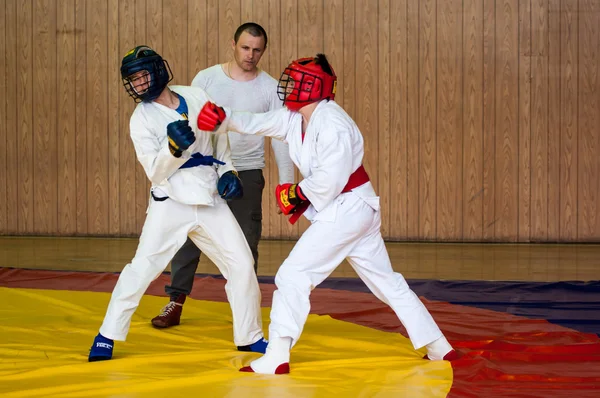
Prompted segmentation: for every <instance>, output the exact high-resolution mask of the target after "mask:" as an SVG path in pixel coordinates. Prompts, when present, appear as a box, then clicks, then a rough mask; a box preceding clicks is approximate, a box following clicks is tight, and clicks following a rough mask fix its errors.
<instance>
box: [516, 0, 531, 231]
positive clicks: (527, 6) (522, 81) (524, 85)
mask: <svg viewBox="0 0 600 398" xmlns="http://www.w3.org/2000/svg"><path fill="white" fill-rule="evenodd" d="M518 13H519V14H518V15H519V30H518V32H519V39H518V40H519V49H518V51H519V54H518V63H519V76H518V90H519V105H518V106H519V109H518V113H519V118H518V123H519V128H518V131H517V133H518V142H517V144H518V170H519V171H518V176H517V178H518V181H517V184H518V187H519V188H518V190H517V198H518V199H517V203H516V205H517V231H516V232H517V236H516V240H517V241H519V242H527V241H529V238H530V235H531V2H530V1H520V2H518Z"/></svg>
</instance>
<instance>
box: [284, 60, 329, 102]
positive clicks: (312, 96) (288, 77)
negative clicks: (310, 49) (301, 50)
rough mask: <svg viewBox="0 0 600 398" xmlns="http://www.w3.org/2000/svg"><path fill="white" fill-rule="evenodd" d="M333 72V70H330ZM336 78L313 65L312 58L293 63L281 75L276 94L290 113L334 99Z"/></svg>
mask: <svg viewBox="0 0 600 398" xmlns="http://www.w3.org/2000/svg"><path fill="white" fill-rule="evenodd" d="M332 71H333V69H332ZM336 84H337V78H336V76H335V73H334V74H333V75H330V74H328V73H326V72H324V71H323V70H322V69H321V67H320V66H319V65H317V64H315V62H314V59H313V58H302V59H299V60H297V61H293V62H292V63H291V64H290V65H289V66H288V67H287V68H285V70H284V71H283V73H282V74H281V77H280V78H279V85H278V86H277V94H278V95H279V99H281V100H282V101H283V104H284V105H285V106H286V107H287V108H288V109H289V110H292V111H298V110H299V109H300V108H302V107H303V106H306V105H308V104H312V103H313V102H317V101H320V100H322V99H328V100H333V99H334V98H335V90H336Z"/></svg>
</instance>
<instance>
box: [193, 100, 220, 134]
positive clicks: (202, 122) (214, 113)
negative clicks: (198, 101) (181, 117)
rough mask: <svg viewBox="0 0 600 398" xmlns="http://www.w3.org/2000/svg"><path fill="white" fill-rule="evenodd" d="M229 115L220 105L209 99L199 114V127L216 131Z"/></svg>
mask: <svg viewBox="0 0 600 398" xmlns="http://www.w3.org/2000/svg"><path fill="white" fill-rule="evenodd" d="M226 117H227V115H226V114H225V110H223V108H221V107H220V106H218V105H216V104H214V103H212V102H210V101H208V102H206V103H205V104H204V106H203V107H202V109H201V110H200V113H199V114H198V121H197V123H198V128H199V129H200V130H204V131H214V130H216V129H217V126H218V125H220V124H221V123H223V121H224V120H225V118H226Z"/></svg>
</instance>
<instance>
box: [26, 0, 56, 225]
mask: <svg viewBox="0 0 600 398" xmlns="http://www.w3.org/2000/svg"><path fill="white" fill-rule="evenodd" d="M33 9H34V12H33V26H34V30H33V81H32V83H33V87H35V94H34V96H33V120H32V122H33V132H34V133H33V153H34V155H33V159H34V160H33V165H34V166H33V198H34V202H33V218H34V223H33V232H34V233H36V234H42V235H43V234H50V233H51V232H52V231H56V229H57V215H58V214H57V213H58V211H57V209H58V202H57V197H58V193H57V184H56V181H57V177H58V175H57V171H58V165H57V152H58V147H57V139H56V112H57V109H56V96H57V93H56V11H57V7H56V1H55V0H44V1H37V2H36V4H35V7H34V8H33ZM40 155H41V156H40Z"/></svg>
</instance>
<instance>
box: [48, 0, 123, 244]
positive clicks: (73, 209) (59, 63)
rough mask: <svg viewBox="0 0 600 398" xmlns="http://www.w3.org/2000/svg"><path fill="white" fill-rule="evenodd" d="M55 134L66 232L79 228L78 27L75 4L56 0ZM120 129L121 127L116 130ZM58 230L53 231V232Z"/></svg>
mask: <svg viewBox="0 0 600 398" xmlns="http://www.w3.org/2000/svg"><path fill="white" fill-rule="evenodd" d="M56 28H57V53H56V68H57V70H56V84H57V89H56V138H57V163H58V164H57V179H58V181H57V189H58V193H57V195H58V198H57V200H58V209H57V213H58V215H57V216H58V229H57V230H58V231H63V233H64V234H66V235H72V234H75V233H76V232H77V180H76V177H75V170H76V163H75V162H76V146H75V144H76V138H75V137H76V134H77V132H78V131H80V129H78V128H77V125H76V113H75V112H73V110H74V109H76V108H75V104H76V96H75V84H74V76H75V75H76V73H75V63H76V61H75V59H76V54H75V37H76V35H78V34H80V32H77V30H76V28H75V12H74V9H73V4H68V3H66V2H63V1H59V2H57V13H56ZM117 131H119V130H118V128H117V129H116V130H115V133H116V132H117ZM54 232H55V231H50V233H54Z"/></svg>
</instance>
